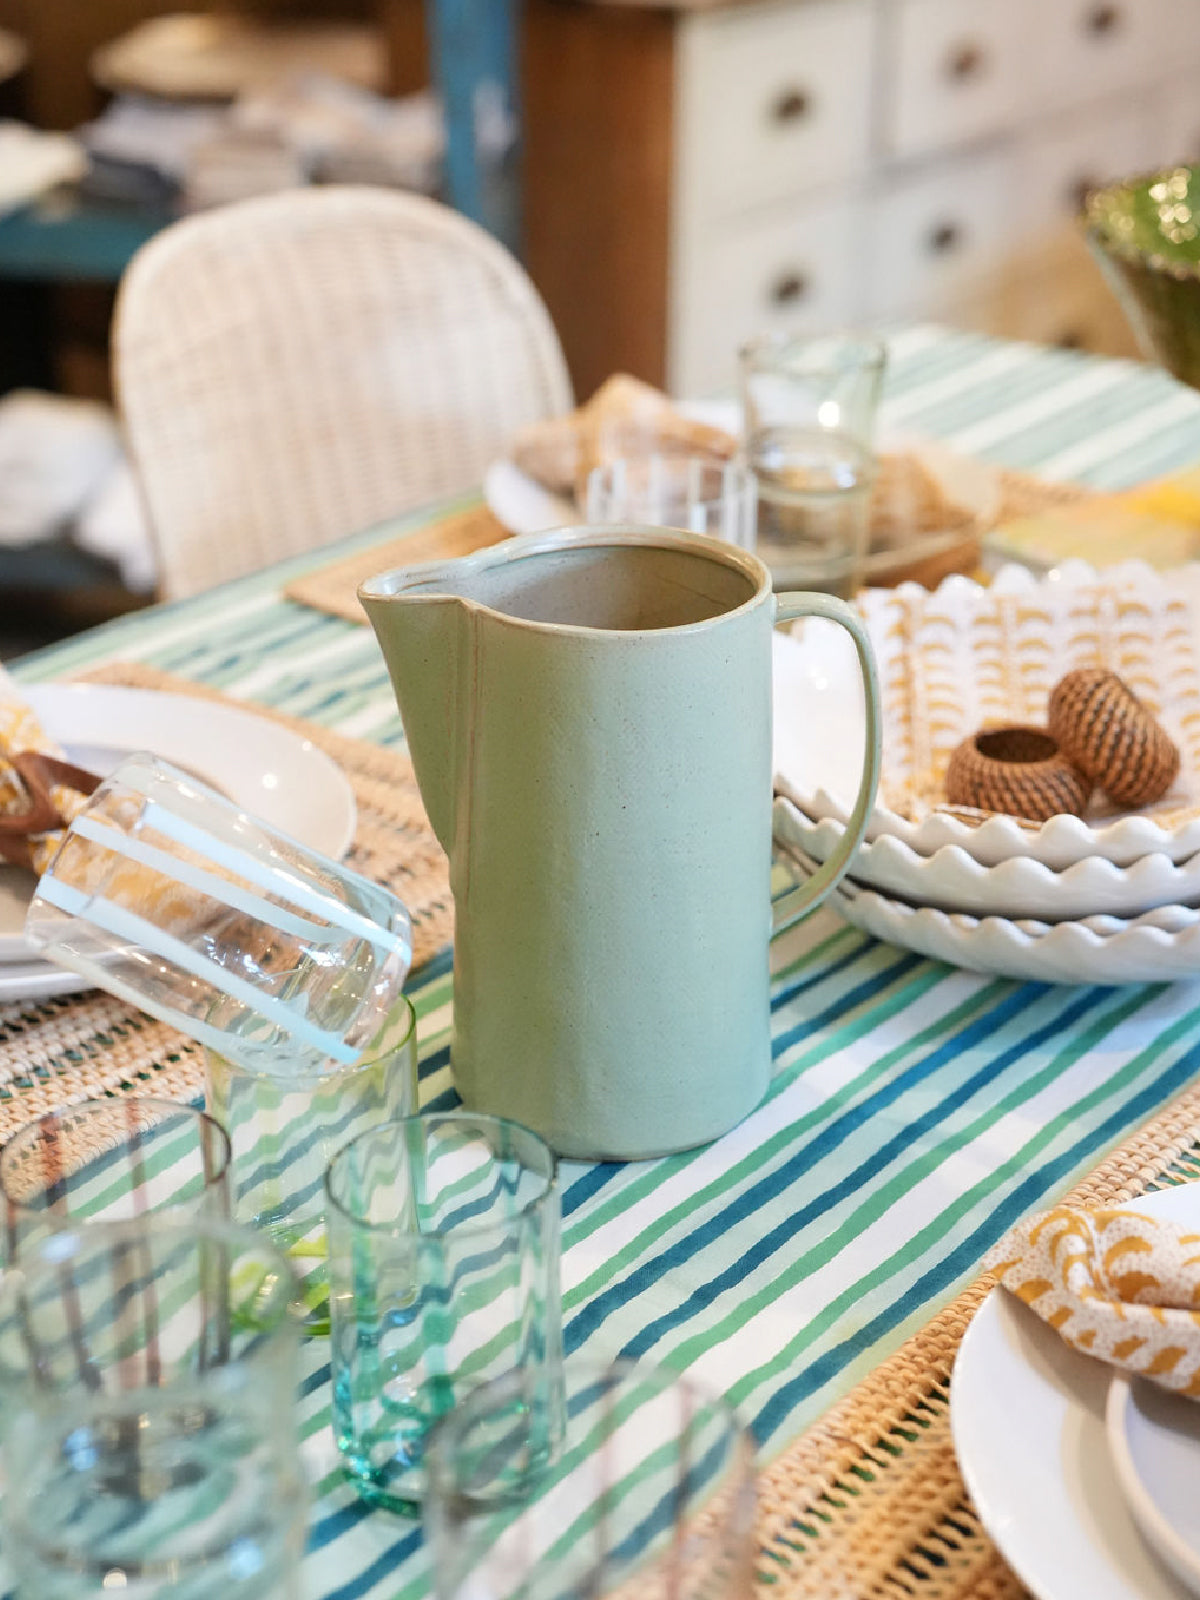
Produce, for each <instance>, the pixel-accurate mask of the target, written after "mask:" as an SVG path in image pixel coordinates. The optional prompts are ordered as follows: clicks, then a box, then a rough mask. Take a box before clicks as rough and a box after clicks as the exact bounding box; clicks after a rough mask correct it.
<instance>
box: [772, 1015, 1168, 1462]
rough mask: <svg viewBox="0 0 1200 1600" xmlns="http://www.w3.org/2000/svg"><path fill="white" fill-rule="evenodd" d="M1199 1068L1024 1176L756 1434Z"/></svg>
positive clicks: (947, 1283) (938, 1293)
mask: <svg viewBox="0 0 1200 1600" xmlns="http://www.w3.org/2000/svg"><path fill="white" fill-rule="evenodd" d="M1197 1071H1200V1045H1193V1046H1192V1047H1191V1049H1190V1050H1188V1051H1187V1053H1186V1054H1185V1055H1184V1056H1183V1057H1181V1058H1180V1060H1179V1061H1177V1062H1176V1063H1175V1064H1174V1065H1173V1066H1172V1067H1170V1068H1168V1069H1167V1071H1166V1072H1164V1073H1162V1074H1161V1075H1160V1076H1159V1077H1158V1078H1156V1079H1155V1080H1154V1082H1153V1083H1151V1084H1148V1085H1147V1086H1146V1087H1145V1088H1144V1089H1143V1090H1141V1091H1140V1092H1139V1093H1138V1094H1135V1095H1132V1096H1131V1097H1130V1098H1129V1099H1128V1100H1127V1101H1125V1102H1123V1103H1122V1105H1120V1106H1119V1107H1117V1108H1116V1109H1115V1110H1114V1111H1112V1112H1111V1113H1110V1114H1109V1116H1108V1117H1106V1118H1105V1119H1104V1121H1103V1122H1101V1123H1100V1124H1099V1125H1098V1126H1097V1127H1096V1128H1094V1129H1092V1130H1091V1132H1090V1133H1088V1134H1086V1135H1085V1136H1084V1137H1083V1138H1081V1139H1080V1140H1078V1141H1077V1143H1075V1144H1074V1145H1072V1146H1071V1148H1070V1149H1069V1150H1066V1151H1063V1152H1062V1153H1061V1154H1060V1155H1058V1156H1056V1157H1054V1158H1053V1159H1052V1160H1050V1161H1047V1162H1045V1163H1044V1164H1043V1165H1042V1166H1040V1167H1038V1168H1036V1169H1035V1170H1033V1171H1032V1172H1030V1173H1028V1174H1027V1176H1026V1177H1025V1178H1024V1179H1022V1180H1021V1182H1020V1183H1019V1184H1018V1185H1017V1186H1016V1187H1015V1188H1014V1189H1013V1190H1012V1192H1011V1193H1010V1194H1009V1195H1008V1197H1007V1198H1006V1199H1005V1200H1004V1201H1003V1202H1002V1203H1001V1204H1000V1205H998V1206H997V1207H996V1208H995V1209H994V1210H993V1211H992V1213H991V1214H990V1215H989V1216H988V1217H987V1218H985V1219H984V1220H983V1221H982V1222H981V1223H980V1224H979V1225H978V1226H977V1227H976V1228H975V1229H974V1230H973V1232H972V1233H971V1234H970V1235H969V1236H968V1237H967V1238H966V1239H964V1240H962V1241H961V1242H960V1243H959V1244H958V1245H956V1246H955V1248H954V1249H953V1250H952V1251H951V1252H950V1253H949V1254H948V1255H947V1256H946V1257H945V1258H944V1259H943V1260H942V1261H940V1262H939V1263H938V1264H937V1265H936V1266H935V1267H932V1268H930V1270H929V1271H928V1272H926V1273H925V1274H924V1275H923V1276H922V1277H921V1278H919V1279H918V1280H917V1282H916V1283H915V1284H914V1285H913V1286H912V1288H911V1289H910V1290H908V1291H907V1292H906V1293H905V1294H904V1295H902V1296H901V1297H900V1298H899V1299H897V1300H896V1301H895V1302H894V1303H893V1304H892V1305H891V1306H889V1307H888V1309H887V1310H886V1311H885V1312H882V1313H881V1314H880V1315H879V1316H878V1317H876V1318H874V1319H873V1321H872V1322H870V1323H868V1324H866V1325H865V1326H864V1327H863V1328H861V1329H860V1330H859V1331H858V1332H857V1333H856V1334H854V1335H853V1336H852V1337H851V1338H849V1339H847V1340H845V1341H844V1342H843V1343H842V1344H840V1345H838V1346H837V1347H836V1348H835V1349H833V1350H830V1351H827V1352H826V1353H825V1354H824V1355H822V1356H821V1357H820V1358H819V1359H818V1360H817V1361H814V1362H813V1363H812V1365H811V1366H809V1367H806V1368H805V1370H804V1372H803V1373H802V1374H801V1375H800V1376H799V1377H797V1378H795V1379H793V1380H792V1381H791V1382H790V1383H785V1384H783V1385H781V1386H780V1387H779V1388H778V1389H777V1390H776V1392H775V1394H774V1395H773V1396H772V1398H771V1400H770V1401H769V1402H768V1403H767V1404H766V1405H765V1406H764V1407H763V1408H762V1410H761V1411H760V1412H759V1413H758V1415H757V1416H756V1417H755V1419H754V1422H753V1424H752V1426H753V1429H754V1433H755V1437H756V1438H758V1439H759V1440H766V1439H768V1438H770V1436H771V1435H772V1434H773V1433H774V1432H775V1429H776V1428H777V1427H778V1426H780V1424H781V1423H782V1422H783V1421H784V1419H785V1418H786V1416H787V1415H788V1413H789V1412H790V1411H792V1410H794V1409H795V1408H796V1407H797V1406H799V1405H800V1404H801V1402H802V1401H803V1400H804V1399H805V1397H806V1396H807V1395H809V1394H814V1393H816V1391H817V1390H818V1389H820V1388H821V1387H822V1385H823V1384H824V1383H826V1382H828V1381H830V1379H832V1378H833V1377H835V1376H836V1374H837V1373H838V1372H839V1371H840V1370H841V1369H842V1368H843V1367H845V1366H846V1365H847V1363H848V1362H849V1361H851V1360H852V1359H853V1357H854V1356H855V1355H857V1354H859V1353H860V1352H861V1351H863V1350H865V1349H869V1348H870V1346H871V1345H873V1344H875V1343H877V1342H878V1341H879V1340H880V1339H881V1338H883V1337H884V1336H885V1335H886V1334H888V1333H889V1332H891V1330H892V1329H893V1328H895V1327H897V1326H898V1325H899V1324H900V1323H901V1322H903V1321H904V1320H905V1317H906V1316H907V1315H909V1314H910V1313H912V1312H915V1311H917V1310H919V1309H920V1308H921V1307H922V1306H925V1305H927V1304H928V1303H929V1301H930V1300H931V1299H933V1298H941V1297H943V1296H945V1295H946V1294H947V1293H948V1292H949V1291H950V1290H951V1289H952V1288H953V1286H954V1285H955V1284H957V1283H958V1282H960V1281H961V1279H962V1278H963V1276H964V1275H965V1274H969V1273H972V1272H974V1271H977V1270H978V1264H979V1261H980V1259H981V1258H982V1257H983V1256H984V1255H985V1254H986V1252H987V1251H988V1250H989V1249H990V1248H991V1247H992V1245H993V1244H995V1243H996V1241H997V1240H998V1239H1001V1238H1003V1236H1004V1234H1005V1232H1006V1231H1007V1230H1008V1229H1009V1228H1010V1227H1012V1225H1013V1224H1014V1223H1015V1222H1018V1221H1019V1220H1020V1219H1021V1218H1022V1217H1023V1216H1025V1214H1026V1213H1027V1212H1029V1211H1030V1210H1032V1209H1034V1208H1035V1207H1037V1206H1039V1205H1042V1204H1045V1203H1046V1200H1047V1197H1048V1196H1049V1195H1050V1194H1052V1193H1053V1192H1054V1190H1055V1188H1056V1187H1057V1186H1058V1185H1060V1184H1061V1183H1062V1181H1063V1180H1064V1179H1065V1178H1067V1177H1068V1176H1069V1175H1070V1174H1071V1173H1073V1172H1076V1171H1078V1170H1079V1169H1080V1168H1081V1166H1083V1164H1084V1163H1086V1162H1087V1161H1089V1160H1093V1159H1094V1158H1095V1156H1096V1154H1097V1152H1099V1151H1101V1150H1103V1149H1105V1148H1106V1147H1107V1146H1109V1145H1111V1144H1113V1143H1114V1142H1115V1141H1116V1140H1117V1139H1118V1138H1119V1137H1120V1136H1121V1134H1122V1133H1123V1132H1125V1131H1126V1130H1127V1129H1128V1128H1130V1127H1136V1126H1137V1125H1138V1123H1139V1122H1141V1121H1144V1120H1145V1119H1146V1118H1148V1117H1149V1116H1150V1115H1151V1113H1152V1112H1153V1111H1155V1110H1156V1109H1157V1108H1158V1107H1159V1106H1161V1105H1163V1104H1164V1103H1165V1101H1166V1100H1167V1099H1168V1098H1169V1096H1170V1095H1172V1094H1174V1093H1178V1091H1179V1090H1180V1089H1182V1088H1183V1087H1184V1086H1185V1085H1186V1084H1187V1083H1188V1082H1189V1081H1190V1080H1191V1079H1192V1078H1193V1077H1194V1076H1195V1074H1196V1072H1197Z"/></svg>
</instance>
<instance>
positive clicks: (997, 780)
mask: <svg viewBox="0 0 1200 1600" xmlns="http://www.w3.org/2000/svg"><path fill="white" fill-rule="evenodd" d="M1091 792H1092V785H1091V783H1090V782H1089V781H1088V779H1087V778H1086V777H1085V776H1084V774H1083V773H1082V772H1080V771H1079V770H1078V768H1076V767H1075V766H1074V765H1073V764H1072V763H1071V762H1070V761H1069V760H1068V759H1067V757H1066V756H1065V755H1064V754H1063V752H1062V751H1061V750H1060V749H1059V746H1058V741H1057V740H1056V739H1055V738H1054V737H1053V735H1051V734H1049V733H1047V732H1046V730H1045V728H1031V727H1027V726H1025V725H1024V724H1018V725H1015V726H1011V727H1001V728H983V729H981V730H980V731H979V732H978V733H973V734H972V735H971V737H970V738H969V739H964V740H963V742H962V743H961V744H960V745H959V746H958V748H957V749H956V750H955V751H954V752H953V754H952V755H951V757H950V765H949V766H948V767H947V769H946V798H947V800H949V802H950V804H951V805H955V806H970V807H971V808H972V809H973V810H975V811H999V812H1003V813H1006V814H1007V815H1009V816H1013V817H1024V818H1026V819H1027V820H1028V821H1030V822H1046V821H1048V820H1049V818H1051V817H1056V816H1059V815H1060V814H1061V813H1062V812H1064V811H1069V812H1073V813H1074V814H1075V815H1076V816H1081V815H1082V814H1083V808H1084V807H1085V806H1086V805H1087V803H1088V798H1089V796H1090V795H1091Z"/></svg>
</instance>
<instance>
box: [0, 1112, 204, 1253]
mask: <svg viewBox="0 0 1200 1600" xmlns="http://www.w3.org/2000/svg"><path fill="white" fill-rule="evenodd" d="M229 1159H230V1151H229V1140H228V1138H227V1137H226V1135H225V1130H224V1129H223V1128H221V1127H220V1126H219V1125H218V1124H217V1123H216V1122H214V1121H213V1120H212V1118H211V1117H207V1116H205V1114H204V1112H203V1111H197V1110H196V1108H195V1107H194V1106H186V1105H177V1104H176V1103H175V1102H174V1101H173V1100H156V1099H153V1098H152V1097H151V1096H149V1095H144V1096H133V1095H129V1096H124V1097H122V1098H120V1099H113V1100H83V1101H80V1103H79V1104H78V1105H73V1106H64V1107H63V1108H62V1109H61V1110H58V1111H48V1112H46V1114H45V1115H44V1116H41V1117H38V1118H36V1119H35V1120H34V1121H33V1122H29V1123H26V1125H25V1126H24V1127H23V1128H18V1130H17V1131H16V1133H14V1134H13V1136H12V1138H11V1139H10V1140H9V1141H8V1143H7V1144H6V1145H5V1146H4V1148H3V1150H0V1199H3V1202H4V1244H5V1259H7V1260H8V1261H9V1262H12V1261H15V1260H17V1258H18V1257H19V1256H20V1255H21V1253H22V1251H23V1250H24V1249H25V1248H26V1247H27V1246H28V1244H29V1243H30V1242H31V1241H34V1240H38V1239H44V1238H45V1237H46V1235H47V1234H48V1233H55V1232H58V1231H60V1230H61V1229H63V1228H70V1227H74V1226H78V1224H79V1223H80V1222H91V1221H94V1220H97V1219H100V1218H103V1219H104V1220H106V1221H110V1222H112V1221H117V1220H120V1219H123V1218H128V1217H139V1216H143V1215H145V1214H146V1213H147V1212H151V1211H171V1212H174V1213H175V1214H176V1215H180V1216H182V1215H190V1214H193V1213H205V1214H208V1215H212V1216H216V1217H228V1215H229Z"/></svg>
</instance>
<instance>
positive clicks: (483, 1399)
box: [425, 1356, 758, 1512]
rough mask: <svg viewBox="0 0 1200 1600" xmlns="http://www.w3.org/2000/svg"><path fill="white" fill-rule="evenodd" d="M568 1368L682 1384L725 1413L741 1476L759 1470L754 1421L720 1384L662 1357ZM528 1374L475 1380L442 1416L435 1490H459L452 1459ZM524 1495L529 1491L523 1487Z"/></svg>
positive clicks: (668, 1386) (576, 1361) (578, 1375)
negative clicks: (744, 1415)
mask: <svg viewBox="0 0 1200 1600" xmlns="http://www.w3.org/2000/svg"><path fill="white" fill-rule="evenodd" d="M562 1370H563V1374H564V1377H565V1378H567V1379H568V1380H572V1382H573V1385H574V1386H575V1387H576V1388H578V1387H579V1386H580V1385H581V1383H586V1384H587V1386H588V1387H589V1388H591V1387H594V1386H599V1385H601V1384H611V1385H612V1386H614V1387H616V1386H620V1385H623V1384H625V1383H627V1382H629V1381H630V1380H633V1381H635V1382H642V1383H645V1384H648V1385H653V1396H655V1397H656V1396H659V1395H662V1394H666V1393H668V1392H669V1391H670V1390H672V1389H679V1390H681V1391H683V1392H684V1393H685V1394H687V1395H689V1396H691V1397H692V1398H693V1399H694V1400H695V1401H696V1402H698V1403H699V1404H701V1405H703V1406H704V1407H706V1408H709V1409H710V1410H711V1411H712V1412H713V1413H714V1414H715V1415H716V1416H718V1417H720V1419H721V1422H722V1427H723V1429H724V1431H725V1433H726V1434H727V1436H728V1439H729V1443H730V1448H731V1451H732V1458H733V1460H734V1461H735V1462H736V1463H737V1468H738V1472H739V1476H741V1477H744V1478H746V1477H748V1478H749V1479H751V1480H753V1479H754V1477H755V1474H756V1472H757V1464H758V1444H757V1441H756V1439H755V1437H754V1434H753V1432H752V1430H751V1428H750V1425H749V1424H748V1423H747V1422H745V1421H744V1420H743V1418H742V1415H741V1413H740V1412H739V1411H738V1409H737V1407H736V1406H735V1405H734V1403H733V1402H732V1401H731V1400H730V1399H729V1398H728V1396H726V1395H725V1394H724V1393H723V1392H722V1391H721V1390H719V1389H717V1388H716V1387H715V1386H714V1385H712V1384H710V1383H707V1382H705V1380H704V1379H703V1378H698V1377H697V1376H695V1375H694V1374H693V1373H691V1372H687V1371H682V1372H681V1371H677V1370H676V1369H675V1368H673V1367H668V1366H665V1365H663V1364H662V1363H660V1362H655V1361H642V1360H638V1359H637V1358H635V1357H629V1356H622V1357H618V1358H617V1359H615V1360H613V1361H609V1362H605V1361H602V1360H598V1359H595V1358H588V1357H584V1358H582V1359H580V1358H571V1359H569V1360H567V1361H566V1362H564V1364H563V1369H562ZM527 1382H528V1380H527V1376H526V1374H524V1373H522V1372H521V1371H519V1370H518V1371H513V1372H506V1373H503V1374H501V1375H500V1376H499V1377H496V1378H490V1379H488V1380H486V1381H485V1382H483V1383H480V1384H478V1385H476V1387H474V1388H473V1389H472V1390H470V1392H469V1393H467V1394H465V1395H464V1396H463V1397H462V1399H461V1400H460V1401H459V1402H458V1403H457V1404H456V1405H455V1406H454V1407H453V1408H452V1409H451V1410H450V1411H448V1412H446V1414H445V1415H444V1416H442V1417H439V1418H438V1419H437V1421H436V1422H435V1423H434V1424H433V1426H432V1428H431V1429H430V1431H429V1435H428V1438H427V1441H426V1450H425V1462H426V1467H427V1470H428V1474H429V1488H430V1493H431V1495H432V1494H438V1493H442V1494H445V1493H446V1492H447V1491H449V1492H450V1493H451V1494H457V1493H458V1491H457V1489H456V1486H455V1482H454V1472H453V1461H454V1458H455V1456H456V1454H457V1451H458V1449H459V1447H460V1445H461V1444H462V1443H463V1441H464V1439H465V1437H466V1436H467V1435H468V1433H469V1430H470V1429H471V1428H472V1427H473V1426H475V1425H476V1424H477V1423H479V1422H481V1421H484V1420H486V1417H487V1413H488V1409H489V1407H490V1406H491V1405H492V1404H493V1403H498V1404H501V1405H503V1404H504V1402H505V1401H506V1400H508V1399H510V1398H514V1399H515V1398H520V1397H521V1396H522V1394H523V1393H524V1389H525V1386H526V1385H527ZM520 1497H521V1498H524V1497H525V1491H524V1490H522V1491H521V1496H520ZM479 1509H480V1510H481V1511H483V1512H488V1511H493V1510H497V1509H500V1506H499V1505H498V1503H497V1502H496V1501H492V1500H487V1501H481V1502H480V1506H479Z"/></svg>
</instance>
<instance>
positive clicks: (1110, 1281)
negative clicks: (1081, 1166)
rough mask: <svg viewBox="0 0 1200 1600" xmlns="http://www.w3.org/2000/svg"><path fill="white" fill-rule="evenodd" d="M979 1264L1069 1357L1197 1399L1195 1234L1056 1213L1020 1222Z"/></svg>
mask: <svg viewBox="0 0 1200 1600" xmlns="http://www.w3.org/2000/svg"><path fill="white" fill-rule="evenodd" d="M984 1265H985V1266H986V1267H987V1268H989V1270H990V1271H991V1272H992V1273H993V1274H994V1275H995V1276H996V1277H997V1278H998V1279H999V1281H1000V1283H1002V1284H1003V1286H1004V1287H1005V1288H1006V1289H1008V1290H1009V1291H1010V1292H1011V1293H1013V1294H1015V1295H1016V1296H1017V1297H1018V1299H1021V1300H1024V1301H1025V1303H1026V1305H1028V1306H1030V1307H1032V1309H1033V1310H1034V1311H1036V1312H1037V1314H1038V1316H1040V1317H1042V1318H1043V1319H1044V1320H1045V1321H1046V1322H1048V1323H1049V1324H1050V1326H1051V1327H1052V1328H1056V1329H1057V1330H1058V1332H1059V1333H1060V1334H1061V1335H1062V1337H1063V1338H1064V1339H1065V1340H1066V1341H1067V1343H1068V1344H1069V1345H1071V1346H1072V1347H1073V1348H1074V1349H1076V1350H1082V1351H1084V1352H1085V1353H1086V1354H1087V1355H1092V1356H1097V1357H1099V1359H1100V1360H1101V1361H1107V1362H1109V1363H1110V1364H1111V1365H1113V1366H1117V1367H1123V1368H1124V1369H1125V1370H1127V1371H1129V1372H1133V1373H1137V1374H1138V1375H1139V1376H1141V1377H1144V1378H1153V1379H1154V1381H1155V1382H1156V1383H1160V1384H1162V1386H1163V1387H1164V1388H1167V1389H1172V1390H1174V1391H1175V1392H1176V1393H1177V1394H1186V1395H1192V1396H1194V1397H1197V1398H1200V1233H1189V1232H1186V1231H1185V1230H1184V1229H1182V1228H1179V1227H1178V1226H1176V1225H1175V1224H1173V1223H1170V1222H1166V1221H1159V1220H1157V1219H1156V1218H1154V1217H1148V1216H1145V1215H1143V1214H1141V1213H1139V1212H1137V1211H1129V1210H1124V1209H1110V1210H1101V1211H1084V1210H1077V1209H1075V1208H1073V1207H1071V1206H1056V1207H1055V1208H1054V1209H1053V1210H1052V1211H1045V1212H1042V1213H1041V1214H1040V1215H1038V1216H1035V1217H1031V1218H1029V1219H1028V1220H1027V1221H1025V1222H1022V1223H1019V1224H1018V1225H1017V1227H1015V1228H1013V1229H1012V1230H1011V1231H1010V1232H1009V1233H1007V1234H1006V1235H1005V1237H1004V1238H1003V1239H1001V1240H1000V1242H999V1244H997V1245H996V1246H994V1248H993V1249H992V1250H991V1251H989V1252H988V1255H987V1257H986V1258H985V1261H984Z"/></svg>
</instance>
